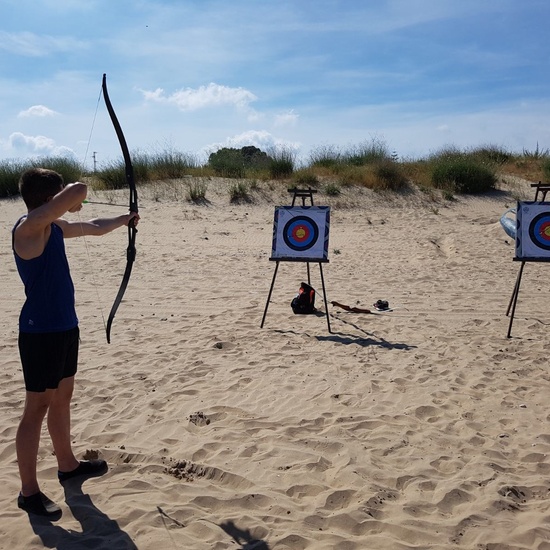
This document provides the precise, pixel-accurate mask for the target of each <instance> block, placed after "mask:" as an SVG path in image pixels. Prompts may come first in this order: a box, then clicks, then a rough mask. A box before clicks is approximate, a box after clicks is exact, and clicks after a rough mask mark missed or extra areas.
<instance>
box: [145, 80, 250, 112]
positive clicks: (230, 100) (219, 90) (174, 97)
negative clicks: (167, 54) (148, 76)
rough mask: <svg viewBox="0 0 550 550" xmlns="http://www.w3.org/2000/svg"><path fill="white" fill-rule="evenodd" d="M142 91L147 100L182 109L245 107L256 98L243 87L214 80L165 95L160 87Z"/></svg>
mask: <svg viewBox="0 0 550 550" xmlns="http://www.w3.org/2000/svg"><path fill="white" fill-rule="evenodd" d="M142 93H143V96H144V97H145V99H146V100H147V101H156V102H158V103H169V104H173V105H176V106H177V107H178V109H181V110H182V111H196V110H198V109H205V108H208V107H220V106H226V105H229V106H234V107H237V108H239V109H247V108H248V107H249V105H250V103H252V102H253V101H256V100H257V99H258V98H257V97H256V96H255V95H254V94H253V93H252V92H250V91H248V90H245V89H244V88H230V87H228V86H222V85H220V84H215V83H214V82H211V83H210V84H208V86H200V87H199V88H195V89H194V88H185V89H183V90H179V91H177V92H174V93H173V94H170V95H166V94H165V93H164V90H163V89H162V88H157V89H156V90H155V91H153V92H149V91H147V90H142Z"/></svg>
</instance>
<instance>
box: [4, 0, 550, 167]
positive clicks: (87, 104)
mask: <svg viewBox="0 0 550 550" xmlns="http://www.w3.org/2000/svg"><path fill="white" fill-rule="evenodd" d="M549 24H550V2H548V0H148V1H146V0H85V1H83V0H1V3H0V161H6V160H11V159H28V158H31V157H43V156H58V155H63V156H65V155H67V156H72V157H74V158H75V159H77V160H79V161H81V162H83V163H85V164H86V165H87V166H89V165H90V164H91V162H92V158H93V157H95V159H96V162H97V163H98V165H99V166H101V164H102V163H107V162H111V161H112V160H117V159H118V158H119V157H120V155H121V153H120V147H119V145H118V141H117V139H116V135H115V132H114V129H113V126H112V124H111V122H110V119H109V116H108V114H107V111H106V108H105V104H104V101H103V98H102V96H101V93H100V92H101V80H102V76H103V74H104V73H105V74H106V75H107V84H108V91H109V96H110V98H111V101H112V104H113V106H114V109H115V111H116V113H117V116H118V119H119V121H120V124H121V126H122V128H123V130H124V135H125V137H126V141H127V143H128V147H129V149H130V151H131V152H132V153H134V154H135V153H136V152H140V153H144V154H150V155H155V154H157V153H163V152H166V151H177V152H182V153H185V154H189V155H192V156H194V157H196V158H197V159H198V161H199V162H204V161H205V160H206V159H207V158H208V154H209V153H211V152H214V151H216V150H218V149H219V148H221V147H236V148H240V147H243V146H246V145H255V146H256V147H259V148H260V149H262V150H264V151H271V150H273V149H275V150H276V149H284V150H292V151H293V152H295V154H296V157H297V159H301V160H303V161H304V162H306V163H307V161H308V159H309V158H310V155H312V154H315V152H316V151H320V150H326V149H327V148H329V149H334V150H342V151H349V150H352V149H354V148H356V147H360V146H361V145H363V144H369V143H372V142H373V141H376V142H377V143H380V142H382V143H384V144H385V145H386V146H387V148H388V150H389V151H391V152H395V154H397V156H398V157H399V158H401V159H415V158H425V157H426V156H428V155H430V154H432V153H435V152H437V151H438V150H441V149H442V148H445V147H449V146H452V147H458V148H461V149H462V148H464V149H467V148H475V147H478V146H486V145H491V146H498V147H502V148H504V149H507V150H510V151H512V152H519V153H521V152H522V151H524V150H526V151H534V150H535V149H536V148H537V146H538V147H539V148H540V149H542V150H545V149H547V148H550V70H549V68H550V45H549V43H550V41H548V39H547V36H546V33H547V29H548V25H549Z"/></svg>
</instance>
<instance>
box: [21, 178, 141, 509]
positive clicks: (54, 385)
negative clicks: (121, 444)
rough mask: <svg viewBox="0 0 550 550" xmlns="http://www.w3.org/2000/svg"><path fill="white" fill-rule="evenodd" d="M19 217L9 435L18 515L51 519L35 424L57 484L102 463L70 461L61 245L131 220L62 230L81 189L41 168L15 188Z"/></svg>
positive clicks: (103, 467) (69, 291) (71, 340)
mask: <svg viewBox="0 0 550 550" xmlns="http://www.w3.org/2000/svg"><path fill="white" fill-rule="evenodd" d="M19 191H20V193H21V196H22V198H23V200H24V201H25V205H26V206H27V211H28V212H27V214H26V215H25V216H22V217H21V218H20V219H19V220H18V221H17V223H16V224H15V227H14V228H13V231H12V247H13V253H14V256H15V263H16V265H17V270H18V271H19V275H20V277H21V280H22V281H23V284H24V285H25V295H26V301H25V303H24V305H23V308H22V310H21V315H20V317H19V353H20V356H21V364H22V367H23V376H24V380H25V389H26V397H25V408H24V411H23V416H22V417H21V421H20V424H19V427H18V430H17V435H16V452H17V462H18V467H19V475H20V477H21V492H20V493H19V497H18V499H17V504H18V506H19V508H21V509H23V510H25V511H26V512H29V513H33V514H38V515H42V516H46V517H49V518H50V519H58V518H59V517H61V509H60V508H59V507H58V506H57V505H56V504H55V503H54V502H52V501H51V500H50V499H49V498H48V497H47V496H46V495H44V494H43V493H42V492H41V491H40V488H39V485H38V480H37V475H36V465H37V456H38V447H39V442H40V432H41V428H42V422H43V420H44V418H45V417H46V414H47V427H48V432H49V434H50V437H51V439H52V444H53V448H54V451H55V456H56V459H57V464H58V478H59V481H60V482H61V483H62V482H64V481H66V480H67V479H70V478H72V477H75V476H88V477H90V476H98V475H102V474H104V473H105V472H106V471H107V469H108V467H107V463H106V462H105V461H104V460H92V461H80V462H79V461H78V460H77V459H76V457H75V455H74V453H73V451H72V448H71V435H70V404H71V398H72V394H73V388H74V376H75V374H76V371H77V361H78V344H79V328H78V318H77V316H76V311H75V300H74V285H73V282H72V279H71V274H70V271H69V264H68V261H67V257H66V255H65V245H64V242H63V239H67V238H72V237H81V236H84V235H104V234H106V233H109V232H110V231H113V230H114V229H117V228H119V227H123V226H126V225H128V223H130V221H131V220H132V219H134V218H135V223H137V222H138V220H139V215H138V214H137V213H136V212H130V213H129V214H124V215H122V216H117V217H115V218H103V219H94V220H90V221H87V222H80V221H79V222H69V221H66V220H63V219H62V218H61V216H62V215H63V214H65V213H66V212H78V211H79V210H81V209H82V202H83V201H84V199H85V198H86V194H87V186H86V184H84V183H80V182H77V183H72V184H69V185H67V186H65V185H64V183H63V177H62V176H61V175H60V174H58V173H57V172H54V171H53V170H47V169H44V168H31V169H30V170H27V171H26V172H24V173H23V174H22V176H21V179H20V181H19Z"/></svg>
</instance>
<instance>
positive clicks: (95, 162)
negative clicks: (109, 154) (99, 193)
mask: <svg viewBox="0 0 550 550" xmlns="http://www.w3.org/2000/svg"><path fill="white" fill-rule="evenodd" d="M96 155H97V151H94V152H93V154H92V158H93V159H94V174H95V172H96V167H97V160H96V158H95V156H96Z"/></svg>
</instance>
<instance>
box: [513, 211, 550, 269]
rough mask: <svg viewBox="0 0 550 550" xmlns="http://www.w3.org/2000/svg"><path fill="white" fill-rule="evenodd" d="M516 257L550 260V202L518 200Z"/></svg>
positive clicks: (525, 259) (518, 258) (520, 258)
mask: <svg viewBox="0 0 550 550" xmlns="http://www.w3.org/2000/svg"><path fill="white" fill-rule="evenodd" d="M516 220H517V221H516V223H517V230H516V259H517V260H524V261H528V260H530V261H550V202H518V207H517V210H516Z"/></svg>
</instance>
